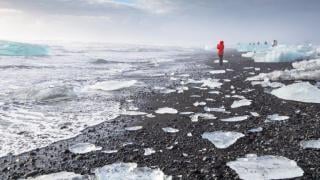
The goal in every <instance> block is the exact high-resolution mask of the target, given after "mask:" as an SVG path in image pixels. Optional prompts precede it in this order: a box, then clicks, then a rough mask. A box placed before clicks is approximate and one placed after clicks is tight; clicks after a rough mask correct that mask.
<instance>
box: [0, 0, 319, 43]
mask: <svg viewBox="0 0 320 180" xmlns="http://www.w3.org/2000/svg"><path fill="white" fill-rule="evenodd" d="M319 8H320V0H0V39H7V40H24V41H26V40H66V41H92V42H116V43H134V44H166V45H197V46H198V45H199V46H203V45H208V44H215V43H216V41H218V40H220V39H223V40H225V41H226V43H227V44H228V43H229V44H235V43H237V42H249V41H258V40H260V41H264V40H269V41H271V40H273V39H278V40H279V41H280V42H287V43H298V42H305V41H309V42H313V43H314V44H320V35H319V34H320V24H319V18H320V10H319Z"/></svg>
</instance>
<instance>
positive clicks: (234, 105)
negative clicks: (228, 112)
mask: <svg viewBox="0 0 320 180" xmlns="http://www.w3.org/2000/svg"><path fill="white" fill-rule="evenodd" d="M250 105H251V100H248V99H241V100H238V101H234V102H233V103H232V105H231V108H238V107H242V106H250Z"/></svg>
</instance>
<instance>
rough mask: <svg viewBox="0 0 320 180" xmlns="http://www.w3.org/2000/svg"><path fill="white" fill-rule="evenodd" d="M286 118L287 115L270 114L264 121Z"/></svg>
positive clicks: (287, 117)
mask: <svg viewBox="0 0 320 180" xmlns="http://www.w3.org/2000/svg"><path fill="white" fill-rule="evenodd" d="M287 119H289V116H280V115H279V114H272V115H268V116H267V119H266V122H272V121H284V120H287Z"/></svg>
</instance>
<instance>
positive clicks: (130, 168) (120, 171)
mask: <svg viewBox="0 0 320 180" xmlns="http://www.w3.org/2000/svg"><path fill="white" fill-rule="evenodd" d="M94 173H95V179H97V180H171V179H172V177H170V176H166V175H165V174H164V173H163V172H162V171H161V170H160V169H151V168H148V167H138V165H137V164H136V163H122V162H120V163H114V164H110V165H106V166H103V167H101V168H97V169H96V170H95V171H94Z"/></svg>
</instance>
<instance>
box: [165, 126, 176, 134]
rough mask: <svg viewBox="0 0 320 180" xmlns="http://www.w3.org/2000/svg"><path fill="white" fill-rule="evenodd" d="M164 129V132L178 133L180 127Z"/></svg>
mask: <svg viewBox="0 0 320 180" xmlns="http://www.w3.org/2000/svg"><path fill="white" fill-rule="evenodd" d="M162 130H163V131H164V132H167V133H177V132H179V129H175V128H172V127H166V128H162Z"/></svg>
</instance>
